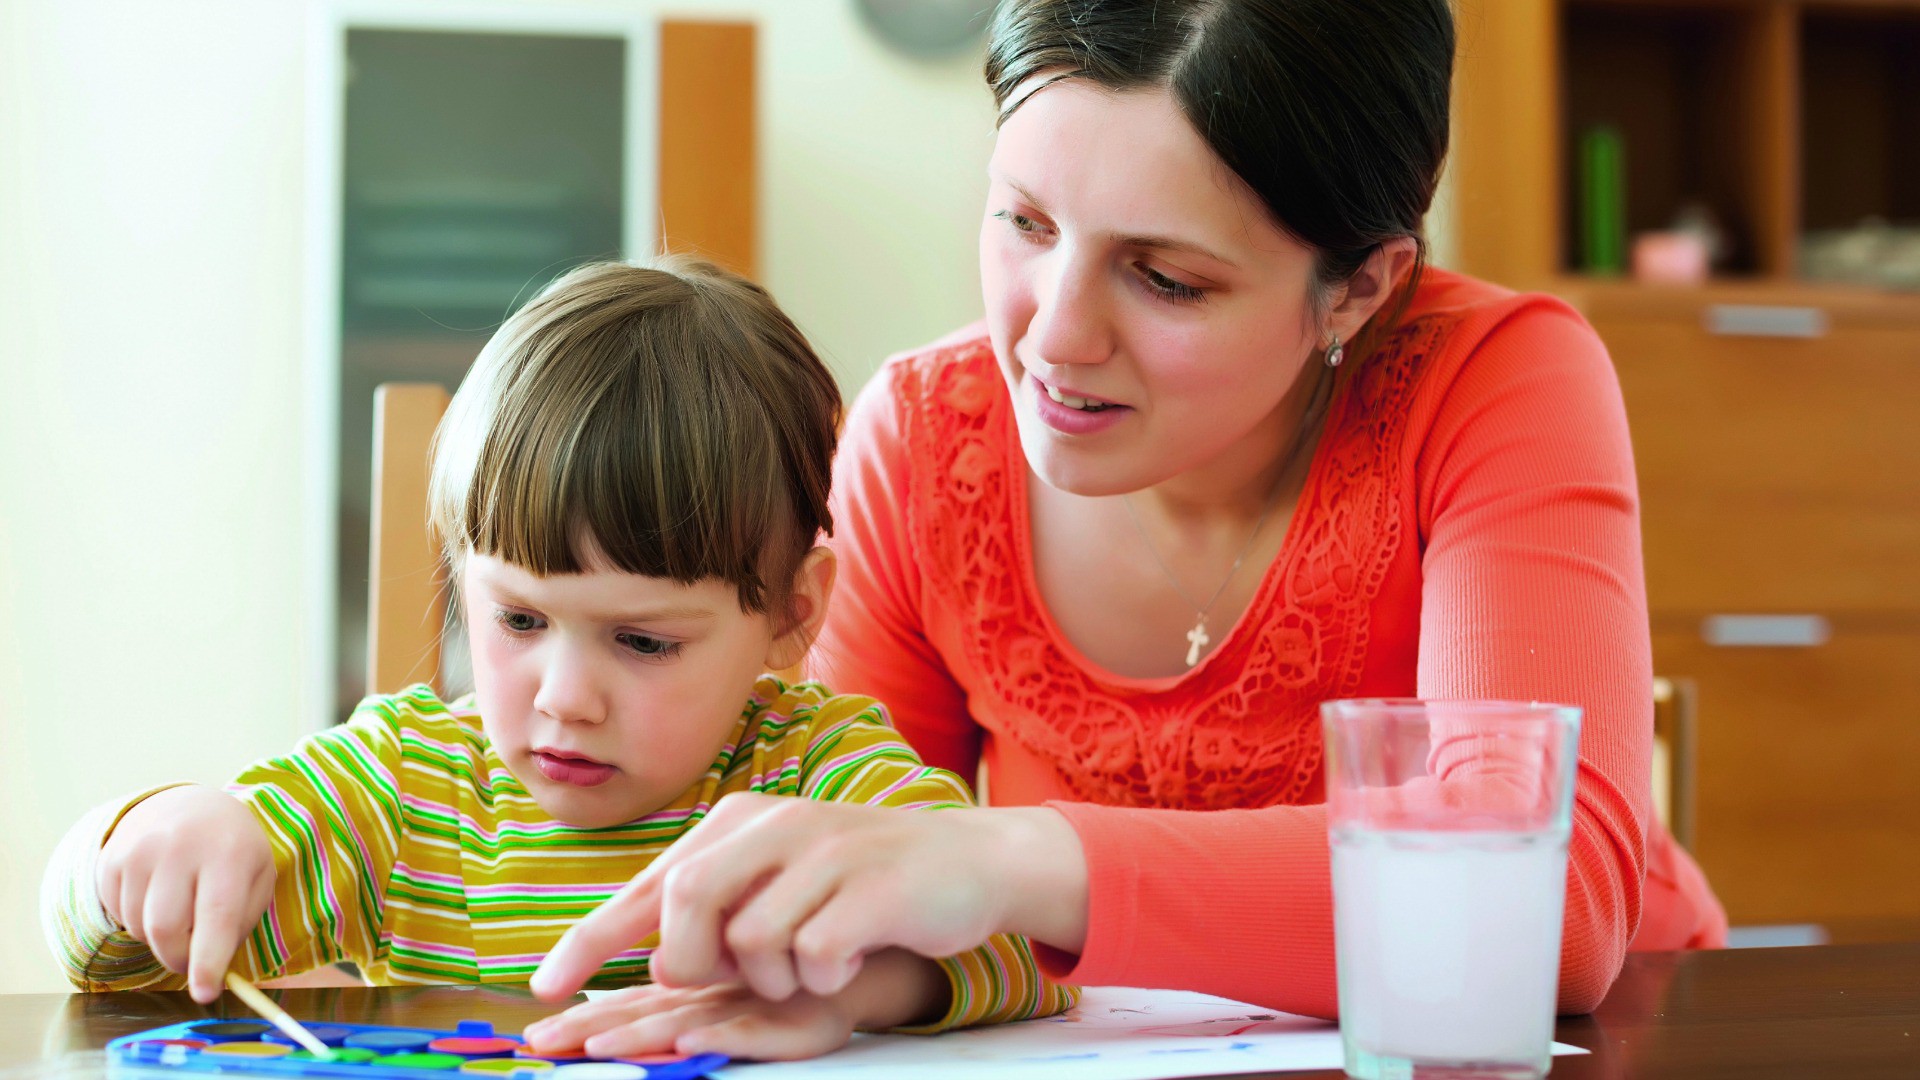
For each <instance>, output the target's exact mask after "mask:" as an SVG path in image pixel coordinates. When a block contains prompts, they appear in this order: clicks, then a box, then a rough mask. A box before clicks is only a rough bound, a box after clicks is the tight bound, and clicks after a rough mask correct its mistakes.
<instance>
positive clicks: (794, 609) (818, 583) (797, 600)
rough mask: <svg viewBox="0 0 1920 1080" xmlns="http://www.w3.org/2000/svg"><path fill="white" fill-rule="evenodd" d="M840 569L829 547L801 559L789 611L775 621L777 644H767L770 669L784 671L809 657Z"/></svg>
mask: <svg viewBox="0 0 1920 1080" xmlns="http://www.w3.org/2000/svg"><path fill="white" fill-rule="evenodd" d="M838 570H839V564H838V563H836V562H834V559H833V551H832V550H831V549H829V548H826V547H816V548H814V549H813V550H812V551H809V552H807V557H806V558H804V559H801V560H800V568H799V569H798V570H795V571H794V572H793V588H792V590H791V592H790V593H789V595H788V597H787V610H786V611H785V612H784V617H783V618H780V619H777V620H776V621H775V623H774V637H773V643H772V644H771V645H769V646H768V647H767V670H768V671H781V670H784V669H786V668H790V667H793V666H794V665H795V664H798V663H799V662H800V661H801V660H802V659H805V657H806V655H807V650H808V649H809V648H811V647H812V646H813V639H814V638H816V637H819V636H820V626H821V624H823V623H825V622H826V620H827V601H828V600H829V599H830V598H832V596H833V578H834V575H835V574H836V573H837V572H838Z"/></svg>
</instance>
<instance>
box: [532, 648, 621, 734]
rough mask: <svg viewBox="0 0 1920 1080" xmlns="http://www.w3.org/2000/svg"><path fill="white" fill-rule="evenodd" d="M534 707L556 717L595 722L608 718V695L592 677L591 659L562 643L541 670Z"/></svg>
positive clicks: (556, 718)
mask: <svg viewBox="0 0 1920 1080" xmlns="http://www.w3.org/2000/svg"><path fill="white" fill-rule="evenodd" d="M533 707H534V708H535V709H536V710H538V711H539V712H540V713H542V714H543V715H546V716H550V717H552V718H554V719H555V720H560V721H564V722H567V723H585V724H598V723H601V722H603V721H605V720H606V718H607V695H606V694H605V693H604V692H603V691H602V689H601V687H600V684H599V680H598V679H597V678H596V677H595V673H594V670H593V664H592V661H591V660H590V659H589V658H588V657H587V656H585V655H583V654H582V652H581V650H578V649H573V648H569V647H567V646H565V645H561V646H560V647H558V648H555V649H554V650H553V653H552V655H551V657H550V658H549V659H548V661H547V667H546V670H545V671H544V672H542V673H541V678H540V690H539V692H538V693H536V694H535V695H534V697H533Z"/></svg>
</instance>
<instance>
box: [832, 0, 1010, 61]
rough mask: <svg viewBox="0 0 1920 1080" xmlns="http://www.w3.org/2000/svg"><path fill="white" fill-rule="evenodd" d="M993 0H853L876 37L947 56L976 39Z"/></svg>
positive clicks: (907, 49) (919, 52)
mask: <svg viewBox="0 0 1920 1080" xmlns="http://www.w3.org/2000/svg"><path fill="white" fill-rule="evenodd" d="M996 3H997V0H854V7H855V8H857V9H858V10H859V12H860V17H861V19H862V20H863V21H865V22H866V24H867V27H868V28H869V29H871V30H872V31H873V32H874V34H875V35H877V36H878V37H879V38H880V40H882V41H884V42H886V43H887V44H888V45H891V46H892V47H894V48H896V49H898V50H900V51H901V52H903V53H907V54H908V55H910V56H917V57H937V56H947V55H950V54H952V53H956V52H959V51H960V50H962V49H964V48H966V47H968V46H970V45H972V44H974V43H976V42H978V41H979V40H980V37H981V35H982V34H983V33H985V32H986V29H987V22H988V21H989V20H990V19H992V18H993V9H994V7H995V5H996Z"/></svg>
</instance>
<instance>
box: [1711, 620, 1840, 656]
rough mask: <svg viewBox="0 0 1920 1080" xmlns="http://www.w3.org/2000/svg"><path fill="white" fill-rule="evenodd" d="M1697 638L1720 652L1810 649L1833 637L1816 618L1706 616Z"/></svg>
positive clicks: (1828, 628) (1826, 625) (1821, 621)
mask: <svg viewBox="0 0 1920 1080" xmlns="http://www.w3.org/2000/svg"><path fill="white" fill-rule="evenodd" d="M1700 636H1701V637H1702V638H1705V639H1706V642H1707V644H1709V645H1715V646H1719V647H1721V648H1733V649H1741V648H1746V649H1811V648H1814V647H1816V646H1819V645H1825V644H1826V643H1827V642H1828V640H1830V639H1831V638H1832V637H1833V626H1832V625H1831V624H1830V623H1828V622H1827V620H1826V618H1825V617H1824V616H1820V615H1709V616H1707V617H1706V619H1705V620H1703V621H1702V622H1701V623H1700Z"/></svg>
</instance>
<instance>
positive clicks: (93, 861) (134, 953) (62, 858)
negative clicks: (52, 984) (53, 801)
mask: <svg viewBox="0 0 1920 1080" xmlns="http://www.w3.org/2000/svg"><path fill="white" fill-rule="evenodd" d="M183 786H185V785H182V784H165V785H162V786H160V787H156V788H150V789H148V790H146V791H143V792H141V793H140V794H138V795H135V796H133V797H131V798H126V799H115V800H113V801H112V802H109V803H104V804H102V805H100V806H96V807H94V808H93V809H92V810H89V811H88V812H87V813H86V815H85V816H83V817H82V818H81V819H80V820H79V821H77V822H75V823H74V826H73V828H71V829H68V830H67V834H66V836H64V837H62V838H61V840H60V844H59V846H58V847H56V848H55V849H54V852H53V858H51V859H49V860H48V861H47V872H46V876H45V877H43V878H42V879H41V882H40V927H41V929H42V931H44V932H45V934H46V936H47V946H48V947H49V948H51V949H52V950H53V957H54V960H55V962H57V963H58V964H59V965H60V970H61V973H62V974H64V975H66V977H67V980H68V981H69V982H71V983H73V985H74V986H76V987H78V988H80V989H82V990H139V989H177V988H179V987H183V986H185V985H186V978H185V977H184V976H179V975H175V974H173V973H172V972H170V971H168V970H167V969H166V968H164V967H162V966H161V965H160V961H158V960H156V959H154V956H153V953H152V952H151V951H149V950H148V948H147V947H146V946H145V945H142V944H141V943H140V942H138V941H135V940H134V939H133V938H132V937H131V936H130V935H129V934H128V933H127V932H126V931H125V930H124V929H122V928H121V927H120V925H119V924H117V923H115V922H114V921H113V920H112V919H111V918H109V917H108V915H107V909H106V907H105V905H103V904H102V903H101V902H100V885H99V870H100V849H101V847H102V846H104V845H105V844H106V842H107V837H109V836H112V835H113V830H114V827H115V826H117V825H119V824H120V819H121V818H123V817H126V816H127V811H129V810H131V809H133V808H134V807H135V806H138V805H139V804H140V803H141V802H142V801H144V800H145V799H147V798H148V797H149V796H152V795H157V794H159V793H160V792H162V791H165V790H167V789H168V788H173V787H183Z"/></svg>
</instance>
